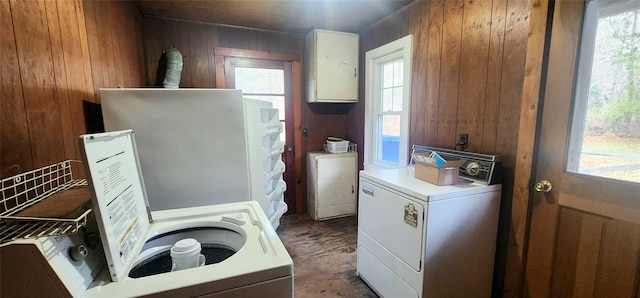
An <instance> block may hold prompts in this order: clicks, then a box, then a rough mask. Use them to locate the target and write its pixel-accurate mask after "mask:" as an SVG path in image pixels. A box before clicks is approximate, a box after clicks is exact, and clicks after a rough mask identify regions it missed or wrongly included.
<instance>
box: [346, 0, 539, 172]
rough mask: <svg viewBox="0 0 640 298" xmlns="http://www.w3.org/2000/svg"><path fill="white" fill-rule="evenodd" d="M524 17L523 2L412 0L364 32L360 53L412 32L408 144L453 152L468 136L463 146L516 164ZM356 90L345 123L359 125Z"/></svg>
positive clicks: (357, 135) (355, 135)
mask: <svg viewBox="0 0 640 298" xmlns="http://www.w3.org/2000/svg"><path fill="white" fill-rule="evenodd" d="M528 18H529V2H528V1H525V0H511V1H507V0H482V1H471V0H464V1H463V0H456V1H444V0H434V1H429V2H427V1H416V2H414V3H412V4H411V5H409V6H408V7H407V8H405V9H403V10H400V11H398V12H396V13H395V14H394V15H391V16H389V17H387V18H386V19H383V20H381V21H380V22H378V23H376V24H375V25H373V26H372V27H370V28H368V29H367V30H366V31H365V32H362V34H361V46H362V56H364V53H366V51H369V50H371V49H374V48H376V47H379V46H381V45H384V44H386V43H388V42H391V41H393V40H395V39H398V38H400V37H403V36H405V35H408V34H413V39H414V47H413V69H412V72H413V73H412V76H413V77H412V91H411V98H412V102H411V120H410V123H411V128H410V144H420V145H428V146H436V147H442V148H450V149H453V148H454V147H455V143H456V140H457V137H458V135H459V134H461V133H468V134H469V148H468V151H470V152H482V153H487V154H499V155H503V156H504V157H505V158H504V160H505V162H504V164H505V165H506V166H507V167H512V166H513V165H514V160H515V158H514V155H515V152H516V145H517V133H518V123H519V122H518V121H519V119H518V116H519V113H520V100H521V93H522V83H523V78H524V75H525V73H524V62H525V56H526V45H527V34H528V29H529V27H528V26H529V21H528ZM362 62H364V61H363V60H362ZM363 71H364V70H363ZM360 91H361V92H360V94H361V96H360V102H359V103H358V106H357V107H355V108H354V109H353V110H351V112H350V113H349V122H348V124H349V126H350V127H352V126H353V127H358V128H360V127H362V128H364V126H363V121H364V116H361V115H363V113H364V107H363V105H364V90H363V85H362V84H361V89H360ZM350 135H351V136H350V137H351V138H352V139H354V140H359V142H361V143H362V142H363V141H364V134H363V129H357V130H353V131H350Z"/></svg>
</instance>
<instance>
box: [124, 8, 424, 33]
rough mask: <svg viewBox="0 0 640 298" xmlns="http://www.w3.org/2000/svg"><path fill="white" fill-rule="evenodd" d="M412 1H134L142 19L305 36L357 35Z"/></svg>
mask: <svg viewBox="0 0 640 298" xmlns="http://www.w3.org/2000/svg"><path fill="white" fill-rule="evenodd" d="M413 1H414V0H367V1H352V0H348V1H337V0H326V1H325V0H283V1H244V0H242V1H227V0H223V1H221V0H217V1H200V0H174V1H165V0H162V1H156V0H139V1H135V4H136V5H137V6H138V9H139V10H140V11H141V12H142V14H143V15H144V16H148V17H160V18H169V19H178V20H189V21H200V22H205V23H212V24H220V25H231V26H238V27H246V28H257V29H261V30H270V31H281V32H290V33H298V34H304V33H306V32H308V31H309V30H311V29H313V28H320V29H327V30H338V31H347V32H355V33H358V32H360V31H361V30H363V29H364V28H367V27H368V26H370V25H372V24H373V23H375V22H377V21H378V20H380V19H382V18H384V17H385V16H387V15H389V14H391V13H393V12H394V11H397V10H399V9H400V8H402V7H404V6H406V5H408V4H409V3H411V2H413Z"/></svg>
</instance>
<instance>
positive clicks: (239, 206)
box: [3, 130, 293, 297]
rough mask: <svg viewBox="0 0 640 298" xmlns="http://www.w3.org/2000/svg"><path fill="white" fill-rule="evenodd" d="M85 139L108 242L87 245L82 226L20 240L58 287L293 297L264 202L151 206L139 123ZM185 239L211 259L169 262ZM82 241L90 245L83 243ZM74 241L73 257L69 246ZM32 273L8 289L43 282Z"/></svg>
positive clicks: (289, 265)
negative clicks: (187, 264)
mask: <svg viewBox="0 0 640 298" xmlns="http://www.w3.org/2000/svg"><path fill="white" fill-rule="evenodd" d="M80 143H81V148H82V151H83V159H84V166H85V172H86V174H87V177H88V178H87V180H88V182H89V186H90V187H89V188H90V190H91V196H92V203H93V209H94V212H95V219H96V220H95V223H96V224H95V225H94V226H97V230H99V233H100V239H101V241H102V247H100V245H98V247H94V248H91V249H88V248H84V246H82V244H84V245H85V246H87V247H89V246H90V245H88V244H87V239H88V238H87V237H82V236H81V235H79V234H81V233H78V234H74V235H71V236H58V237H43V238H39V239H32V240H17V241H14V242H15V243H13V244H32V245H35V247H36V248H37V249H30V251H38V252H40V253H41V254H42V256H38V258H39V259H40V258H42V259H45V260H46V263H47V264H48V266H49V267H50V269H49V268H45V271H47V272H53V273H55V274H54V275H51V274H50V275H51V281H52V282H48V283H47V284H53V285H56V286H55V289H51V293H62V294H63V296H67V294H68V296H72V297H139V296H148V295H153V296H154V297H156V296H159V297H163V296H164V297H187V296H188V297H193V296H203V295H206V296H207V297H293V261H292V259H291V257H290V256H289V254H288V252H287V250H286V249H285V247H284V245H283V244H282V242H281V241H280V239H279V238H278V236H277V234H276V232H275V230H274V228H273V226H272V225H271V223H270V221H269V219H268V218H267V217H266V215H265V213H264V211H263V210H262V208H261V207H260V205H259V204H258V203H257V202H255V201H246V202H237V203H228V204H220V205H210V206H199V207H189V208H180V209H169V210H162V211H154V212H151V211H150V209H149V207H148V204H147V202H148V200H147V198H146V191H145V189H144V183H143V177H142V173H141V170H140V167H139V162H138V158H137V152H136V146H135V140H134V133H133V131H131V130H128V131H118V132H112V133H102V134H93V135H84V136H81V142H80ZM90 226H91V225H89V226H88V227H87V228H88V230H89V229H90ZM93 229H94V230H95V227H94V228H93ZM82 233H84V232H82ZM87 234H89V232H87ZM93 238H94V239H95V237H93ZM183 239H195V240H196V241H198V242H199V243H200V244H201V252H200V253H201V254H202V255H203V256H204V262H203V263H202V264H200V266H196V267H193V268H188V269H182V270H177V271H172V258H171V248H172V247H173V246H174V244H175V243H176V242H178V241H180V240H183ZM10 246H11V243H10V244H9V247H10ZM77 247H83V248H82V249H81V250H80V252H81V253H77V251H78V250H77V249H75V248H77ZM21 250H22V251H24V250H23V249H22V247H21V248H20V249H16V250H10V249H8V250H7V251H8V252H11V251H16V255H18V254H19V252H20V251H21ZM73 250H75V251H76V253H75V258H73V257H71V256H70V254H69V253H68V252H69V251H73ZM87 252H88V254H89V255H86V253H87ZM8 254H9V253H8ZM82 254H84V255H85V257H84V258H83V257H79V258H78V255H82ZM36 255H37V254H36ZM5 256H6V255H4V254H3V257H5ZM19 263H20V262H18V264H19ZM174 269H175V268H174ZM32 282H33V281H31V280H28V279H25V282H24V283H25V284H24V285H20V286H17V285H12V288H13V289H12V290H11V291H10V292H5V293H11V294H17V295H23V294H24V296H31V295H32V294H33V293H37V292H31V291H32V290H33V291H35V290H37V289H36V288H42V286H40V287H30V286H29V283H32ZM61 289H62V290H61ZM45 291H46V289H45ZM3 292H4V291H3ZM40 293H41V292H40Z"/></svg>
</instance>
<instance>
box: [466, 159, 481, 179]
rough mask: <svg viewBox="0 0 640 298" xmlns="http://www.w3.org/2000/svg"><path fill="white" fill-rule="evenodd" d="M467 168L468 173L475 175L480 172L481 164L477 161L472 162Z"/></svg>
mask: <svg viewBox="0 0 640 298" xmlns="http://www.w3.org/2000/svg"><path fill="white" fill-rule="evenodd" d="M465 170H466V171H467V174H469V175H471V176H475V175H478V174H479V173H480V165H479V164H478V163H477V162H470V163H469V164H467V166H466V168H465Z"/></svg>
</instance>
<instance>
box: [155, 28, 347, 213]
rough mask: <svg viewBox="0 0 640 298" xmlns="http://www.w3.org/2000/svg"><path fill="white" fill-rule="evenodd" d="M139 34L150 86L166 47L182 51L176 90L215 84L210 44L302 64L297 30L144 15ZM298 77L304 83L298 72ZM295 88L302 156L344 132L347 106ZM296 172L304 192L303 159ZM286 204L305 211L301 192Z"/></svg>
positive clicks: (301, 37)
mask: <svg viewBox="0 0 640 298" xmlns="http://www.w3.org/2000/svg"><path fill="white" fill-rule="evenodd" d="M144 37H145V48H146V52H145V61H146V63H147V70H146V73H147V75H148V81H147V84H148V85H150V86H152V85H154V83H155V82H156V81H157V80H156V73H157V71H158V64H159V63H158V62H159V60H160V57H161V55H162V52H163V51H164V50H165V49H167V48H169V47H172V46H173V47H175V48H177V49H178V50H180V52H181V53H182V55H183V63H184V66H183V69H182V74H181V79H180V87H181V88H215V86H216V77H215V73H216V72H215V60H214V54H213V49H214V48H215V47H225V48H234V49H245V50H254V51H266V52H272V53H283V54H295V55H299V56H300V61H301V63H302V65H304V61H303V59H304V35H301V34H293V33H284V32H274V31H265V30H257V29H249V28H236V27H228V26H220V25H215V24H205V23H199V22H189V21H177V20H168V19H160V18H151V17H148V18H144ZM298 76H299V80H300V81H301V82H304V78H303V74H302V73H300V74H298ZM160 81H161V80H160ZM303 84H304V83H303ZM300 90H301V94H300V97H301V98H302V100H303V103H302V105H301V125H300V126H299V127H297V128H296V129H302V128H306V129H307V130H308V132H309V133H308V136H307V137H304V138H303V139H302V148H296V156H302V158H305V156H306V153H307V152H310V151H319V150H322V144H323V143H324V141H325V139H326V138H327V137H328V136H339V137H345V136H347V126H346V122H347V114H346V111H347V110H348V109H349V108H351V107H352V105H335V104H308V103H306V97H305V96H306V92H303V91H304V90H305V89H304V86H302V87H301V88H300ZM302 172H303V173H304V175H303V176H302V177H296V185H297V186H298V187H302V190H301V192H300V191H297V193H302V194H305V193H306V162H303V170H302ZM289 189H293V188H289ZM287 204H289V212H296V210H297V211H298V212H306V197H304V196H303V197H300V198H296V200H295V202H290V201H289V200H287Z"/></svg>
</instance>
